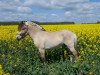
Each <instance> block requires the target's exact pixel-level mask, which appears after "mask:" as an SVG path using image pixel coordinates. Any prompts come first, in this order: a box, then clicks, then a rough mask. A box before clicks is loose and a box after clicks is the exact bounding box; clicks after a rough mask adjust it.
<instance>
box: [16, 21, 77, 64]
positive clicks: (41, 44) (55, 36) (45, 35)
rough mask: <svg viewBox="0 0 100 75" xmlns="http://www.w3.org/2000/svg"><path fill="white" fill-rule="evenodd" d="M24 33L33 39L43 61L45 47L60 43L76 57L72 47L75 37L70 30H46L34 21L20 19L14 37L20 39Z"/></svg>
mask: <svg viewBox="0 0 100 75" xmlns="http://www.w3.org/2000/svg"><path fill="white" fill-rule="evenodd" d="M26 35H29V36H30V37H31V38H32V40H33V41H34V44H35V46H36V47H37V48H38V51H39V55H40V59H41V61H42V62H43V63H44V62H45V49H49V48H53V47H56V46H58V45H61V44H64V45H66V46H67V47H68V48H69V50H70V51H71V52H72V54H73V55H74V57H75V58H77V51H76V50H75V48H74V46H75V43H76V41H77V37H76V35H75V34H74V33H72V32H71V31H68V30H60V31H56V32H46V31H45V30H44V29H43V28H42V27H41V26H40V25H38V24H36V23H33V22H29V21H22V22H21V23H20V24H19V26H18V33H17V35H16V39H17V40H20V39H21V38H24V37H25V36H26Z"/></svg>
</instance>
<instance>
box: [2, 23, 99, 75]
mask: <svg viewBox="0 0 100 75" xmlns="http://www.w3.org/2000/svg"><path fill="white" fill-rule="evenodd" d="M42 27H43V28H44V29H46V31H48V32H53V31H57V30H62V29H67V30H71V31H73V32H74V33H75V34H76V35H77V38H78V40H77V51H78V52H79V57H78V59H77V60H75V61H74V62H73V63H71V62H70V61H69V60H68V59H66V61H63V60H62V51H63V50H64V48H62V47H59V48H56V49H50V50H48V51H46V59H47V61H46V65H45V66H43V65H42V64H41V63H40V60H39V57H38V50H37V48H35V46H34V44H33V42H32V40H31V39H30V37H29V36H27V37H25V38H24V39H22V40H21V41H19V42H18V41H17V40H16V32H17V26H16V25H13V26H0V75H99V74H100V24H73V25H42ZM41 37H42V36H41ZM64 54H65V55H67V54H66V52H65V53H64ZM66 57H68V56H66Z"/></svg>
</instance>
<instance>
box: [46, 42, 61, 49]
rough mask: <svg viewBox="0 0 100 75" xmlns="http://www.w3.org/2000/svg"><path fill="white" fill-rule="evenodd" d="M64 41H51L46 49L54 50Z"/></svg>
mask: <svg viewBox="0 0 100 75" xmlns="http://www.w3.org/2000/svg"><path fill="white" fill-rule="evenodd" d="M61 43H62V41H57V42H56V41H49V42H45V45H44V47H45V49H50V48H53V47H56V46H58V45H59V44H61Z"/></svg>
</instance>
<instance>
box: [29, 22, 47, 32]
mask: <svg viewBox="0 0 100 75" xmlns="http://www.w3.org/2000/svg"><path fill="white" fill-rule="evenodd" d="M31 24H32V26H34V25H35V26H39V27H41V28H42V30H43V31H46V30H45V29H44V28H43V27H42V26H40V25H39V24H37V23H34V22H31Z"/></svg>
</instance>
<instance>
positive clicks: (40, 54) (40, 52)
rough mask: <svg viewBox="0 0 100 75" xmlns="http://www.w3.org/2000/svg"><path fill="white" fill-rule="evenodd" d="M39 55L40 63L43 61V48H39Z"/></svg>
mask: <svg viewBox="0 0 100 75" xmlns="http://www.w3.org/2000/svg"><path fill="white" fill-rule="evenodd" d="M39 56H40V60H41V62H42V63H45V50H44V49H42V48H40V49H39Z"/></svg>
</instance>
